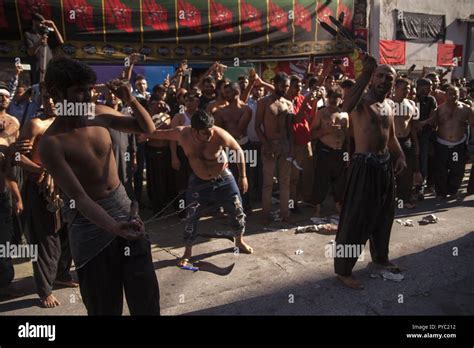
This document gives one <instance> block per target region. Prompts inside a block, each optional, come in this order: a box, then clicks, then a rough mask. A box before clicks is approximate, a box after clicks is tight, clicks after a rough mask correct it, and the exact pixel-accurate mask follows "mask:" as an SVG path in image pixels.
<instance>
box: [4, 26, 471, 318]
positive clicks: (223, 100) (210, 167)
mask: <svg viewBox="0 0 474 348" xmlns="http://www.w3.org/2000/svg"><path fill="white" fill-rule="evenodd" d="M38 21H39V22H41V23H43V22H44V20H43V19H41V18H40V19H38ZM53 24H54V23H53ZM53 24H51V25H53ZM32 40H33V39H32ZM39 40H43V41H42V42H43V43H42V44H43V45H46V44H47V42H46V43H45V42H44V38H42V37H41V36H39ZM30 47H32V49H31V52H29V54H31V55H35V54H37V52H36V51H35V47H41V43H40V44H37V43H36V42H33V41H32V42H31V44H30ZM127 62H128V63H129V64H127V66H126V67H124V69H123V73H122V75H121V76H120V78H118V79H116V80H113V81H109V82H108V83H107V84H105V85H99V84H96V75H95V73H94V71H93V70H92V69H91V68H90V67H89V66H88V65H87V64H84V63H82V62H79V61H76V60H73V59H70V58H65V57H55V58H53V59H52V60H50V61H49V64H48V68H47V70H46V71H45V72H44V75H45V76H44V79H43V80H44V81H42V82H41V83H38V84H34V85H32V86H27V85H24V84H23V83H21V82H19V81H21V80H22V79H21V74H24V72H22V69H21V66H20V65H17V66H16V74H15V76H13V77H12V79H11V81H4V83H2V84H0V230H1V231H2V233H1V238H0V243H3V244H4V243H6V242H7V241H8V242H11V243H17V244H20V243H22V238H24V237H23V230H25V231H27V235H28V242H29V243H33V244H36V245H38V260H37V262H34V263H33V271H34V279H35V283H36V288H37V293H38V296H39V297H40V300H41V302H42V305H43V306H45V307H54V306H57V305H59V301H58V300H57V299H56V297H55V296H54V295H53V286H54V285H55V284H57V285H62V286H69V287H77V286H78V283H77V282H76V281H75V280H73V278H72V277H71V275H70V268H71V263H72V260H74V264H75V267H76V271H77V274H78V278H79V284H80V288H81V294H82V297H83V300H84V303H85V305H86V307H87V310H88V313H89V314H120V313H121V311H122V301H123V295H122V289H123V288H125V294H126V298H127V301H128V304H129V308H130V311H131V313H132V314H158V313H159V289H158V281H157V279H156V275H155V272H154V269H153V265H152V262H151V252H150V242H149V240H148V239H147V238H146V236H145V228H144V225H143V222H142V221H141V220H140V219H139V218H138V217H137V216H136V215H133V214H131V212H130V206H131V203H132V202H135V201H136V202H138V203H139V205H140V206H141V207H142V208H149V209H151V210H152V211H153V212H154V213H155V214H163V213H165V212H168V213H169V212H172V211H174V212H175V213H176V214H177V215H179V216H180V217H181V218H183V219H184V227H183V229H184V241H185V246H186V249H185V252H184V255H183V257H182V258H181V259H180V260H179V262H178V265H179V266H181V267H186V266H190V265H191V266H192V264H191V263H190V259H191V257H192V245H193V243H194V241H195V239H196V237H197V235H198V233H197V226H198V221H199V218H200V217H201V216H203V215H205V214H214V213H216V212H218V211H219V210H220V208H223V209H224V212H225V213H226V214H227V216H228V218H229V221H230V226H231V228H232V231H231V234H230V235H229V236H230V237H232V238H234V239H233V240H234V242H235V246H236V247H237V248H239V250H240V251H241V252H243V253H247V254H251V253H253V252H254V250H253V248H252V247H251V246H250V245H248V244H247V242H246V241H244V239H243V235H244V233H245V227H246V217H247V216H248V215H250V214H252V213H253V212H254V211H255V209H256V208H258V207H259V206H261V208H262V219H264V220H265V221H266V222H272V221H275V220H279V221H283V222H289V221H291V215H292V214H301V206H302V204H304V203H308V204H309V205H311V206H313V207H314V214H315V215H316V216H320V215H321V214H322V210H321V207H322V205H323V203H324V202H325V201H326V200H327V196H328V194H329V193H331V194H332V195H333V197H334V202H335V209H336V211H337V213H338V214H340V223H339V230H338V233H337V236H336V243H338V244H347V243H356V244H365V243H366V242H367V240H368V239H370V240H371V254H372V258H373V260H374V262H375V263H377V264H379V265H381V266H383V267H387V268H392V269H393V268H395V267H396V266H395V265H394V264H392V263H391V262H390V261H389V259H388V244H389V239H390V231H391V227H392V223H393V217H394V211H395V207H396V205H398V206H399V207H403V208H408V209H412V208H414V207H416V205H417V204H418V202H420V201H422V200H423V199H424V197H425V195H427V194H430V193H435V194H436V196H437V197H438V199H439V200H447V199H462V197H461V195H460V186H461V183H462V179H463V177H464V171H465V165H466V162H467V160H468V152H467V145H468V142H469V141H471V142H472V141H473V140H472V137H471V140H470V135H472V127H473V125H474V111H473V101H474V80H472V81H470V83H467V82H466V80H465V79H460V78H453V79H452V80H451V83H449V84H448V83H447V81H446V79H444V78H443V77H444V76H440V75H439V74H438V73H436V72H429V73H427V72H423V73H422V76H418V77H417V78H413V77H411V74H413V72H412V71H409V72H408V74H406V75H402V74H399V73H397V72H396V71H395V70H394V69H393V68H392V67H390V66H386V65H377V62H376V61H375V59H374V58H373V57H371V56H367V57H366V58H365V60H364V68H363V71H362V74H361V75H360V76H359V77H358V78H357V80H352V79H349V78H346V77H345V76H344V74H339V73H337V74H336V73H334V72H335V71H341V70H343V68H342V67H340V69H335V67H337V66H339V65H340V64H339V63H340V62H338V61H334V62H333V64H332V65H331V64H329V65H327V66H326V68H325V69H321V68H320V67H318V68H317V69H315V70H314V71H313V70H312V68H311V65H312V63H310V67H309V69H308V73H307V74H305V75H304V76H297V75H292V76H288V75H287V74H285V73H281V72H280V73H278V74H276V75H275V76H274V77H273V79H272V81H264V80H263V79H262V78H261V77H260V76H259V75H258V74H257V73H256V72H255V70H253V69H251V70H249V73H248V75H242V76H240V77H239V78H238V81H230V80H229V79H228V78H226V77H225V68H226V67H225V66H224V65H222V64H220V63H219V62H216V63H214V64H213V65H211V66H210V68H209V69H208V70H207V71H206V72H205V73H204V74H202V75H201V76H198V77H196V76H190V69H189V68H188V66H187V62H186V61H183V62H181V63H180V64H179V66H178V68H177V69H176V71H175V73H174V75H173V76H170V77H167V78H166V79H165V80H164V81H163V83H161V84H159V85H156V86H153V87H152V88H149V87H150V86H148V84H147V76H143V75H138V76H135V77H134V78H132V76H133V74H132V73H133V69H134V66H135V64H137V63H138V62H139V56H138V55H136V54H133V55H131V56H130V57H128V60H127ZM131 83H133V85H134V88H133V91H132V90H131V88H130V86H131ZM63 100H67V101H68V102H73V103H84V102H86V103H93V104H94V105H95V115H93V116H94V117H61V115H58V114H57V111H56V110H55V103H57V102H60V101H63ZM78 116H79V115H78ZM470 129H471V130H470ZM252 158H254V159H256V160H255V161H253V160H252ZM145 173H146V174H145ZM275 183H278V185H275ZM144 187H145V188H146V193H145V192H143V189H144ZM467 193H468V194H472V193H474V175H473V173H472V170H471V174H470V181H469V185H468V190H467ZM145 194H146V195H147V199H145ZM275 199H277V200H278V201H279V212H278V213H277V214H275V212H272V203H273V202H274V200H275ZM71 202H73V203H74V204H73V205H71ZM400 204H401V205H400ZM132 206H133V204H132ZM12 207H13V209H12ZM24 207H25V209H24ZM127 248H128V249H127ZM124 249H127V250H128V252H129V253H128V254H127V253H125V254H124ZM130 255H131V256H132V257H130ZM356 260H357V258H353V257H352V258H350V257H345V258H338V259H336V260H335V271H336V273H337V274H338V276H339V279H340V280H341V281H342V282H343V283H344V284H345V285H347V286H349V287H351V288H355V289H359V288H362V284H361V283H360V282H359V281H358V280H357V279H355V278H354V277H353V276H352V268H353V266H354V264H355V261H356ZM137 270H140V272H137ZM0 271H1V272H0V291H2V292H4V293H8V291H9V287H8V285H9V284H10V283H11V282H12V279H13V277H14V272H13V264H12V260H11V259H5V258H3V259H0ZM11 290H12V289H10V291H11Z"/></svg>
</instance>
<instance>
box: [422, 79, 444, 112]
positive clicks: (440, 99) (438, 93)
mask: <svg viewBox="0 0 474 348" xmlns="http://www.w3.org/2000/svg"><path fill="white" fill-rule="evenodd" d="M425 77H426V78H427V79H429V80H431V82H432V83H433V86H432V89H431V93H430V95H432V96H433V97H435V99H436V104H438V106H440V105H441V104H443V103H445V102H446V100H447V96H446V92H444V91H442V90H441V89H439V86H440V83H441V82H440V80H439V76H438V74H437V73H435V72H432V73H429V74H427V75H426V76H425Z"/></svg>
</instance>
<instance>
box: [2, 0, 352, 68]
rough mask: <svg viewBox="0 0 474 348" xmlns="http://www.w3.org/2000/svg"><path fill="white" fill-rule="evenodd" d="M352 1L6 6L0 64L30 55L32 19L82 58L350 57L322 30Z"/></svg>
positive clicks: (33, 1) (172, 0) (55, 1)
mask: <svg viewBox="0 0 474 348" xmlns="http://www.w3.org/2000/svg"><path fill="white" fill-rule="evenodd" d="M353 7H354V0H0V30H1V31H2V36H1V37H0V58H1V57H2V56H6V57H11V56H15V55H18V54H19V52H20V53H21V51H22V50H23V51H24V48H22V47H21V43H22V40H23V38H24V34H23V33H24V31H25V30H27V29H28V28H29V27H30V26H31V14H32V13H33V12H39V13H41V14H42V15H43V16H44V17H45V18H46V19H52V20H53V21H54V22H55V23H56V26H57V27H58V29H59V30H60V31H61V33H62V34H63V36H64V38H65V41H66V44H65V45H64V46H63V47H62V49H63V51H64V52H65V53H66V54H68V55H70V56H73V57H76V58H110V57H115V58H118V57H122V56H124V55H126V54H129V53H130V52H141V53H143V54H147V55H148V56H150V58H151V59H157V60H163V59H165V60H166V59H175V58H184V57H186V58H188V59H203V60H204V59H225V58H228V59H233V58H234V57H239V58H254V59H259V58H261V59H266V58H284V57H298V56H308V55H309V54H315V55H335V54H343V53H344V52H346V53H347V52H348V51H351V48H350V45H347V44H343V43H340V42H337V41H336V39H335V38H334V37H332V36H331V35H330V34H328V33H327V32H326V31H325V30H324V29H322V28H321V26H320V25H319V24H318V21H317V18H319V20H321V21H324V22H326V23H328V24H330V25H332V23H331V22H330V20H329V15H332V16H334V17H337V16H339V14H340V13H341V12H344V13H345V19H344V25H345V26H346V27H347V28H349V29H352V17H353V15H352V13H353Z"/></svg>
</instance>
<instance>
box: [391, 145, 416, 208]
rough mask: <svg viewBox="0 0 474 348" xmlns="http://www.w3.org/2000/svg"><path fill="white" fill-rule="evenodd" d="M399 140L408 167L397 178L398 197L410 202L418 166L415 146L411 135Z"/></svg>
mask: <svg viewBox="0 0 474 348" xmlns="http://www.w3.org/2000/svg"><path fill="white" fill-rule="evenodd" d="M398 142H399V143H400V146H401V148H402V150H403V153H404V154H405V158H406V163H407V167H406V168H405V169H404V170H403V172H401V173H400V174H399V175H397V177H396V178H395V181H396V192H397V198H398V199H401V200H402V201H403V202H404V203H409V202H410V200H411V194H412V189H413V174H414V173H415V166H416V153H415V148H414V147H413V144H412V142H411V139H410V137H406V138H398Z"/></svg>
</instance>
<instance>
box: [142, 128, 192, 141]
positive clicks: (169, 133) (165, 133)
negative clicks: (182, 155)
mask: <svg viewBox="0 0 474 348" xmlns="http://www.w3.org/2000/svg"><path fill="white" fill-rule="evenodd" d="M185 128H187V127H182V126H179V127H175V128H171V129H157V130H156V131H154V132H153V133H150V134H147V137H148V139H155V140H171V141H179V140H180V139H181V135H182V133H183V131H184V129H185Z"/></svg>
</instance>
